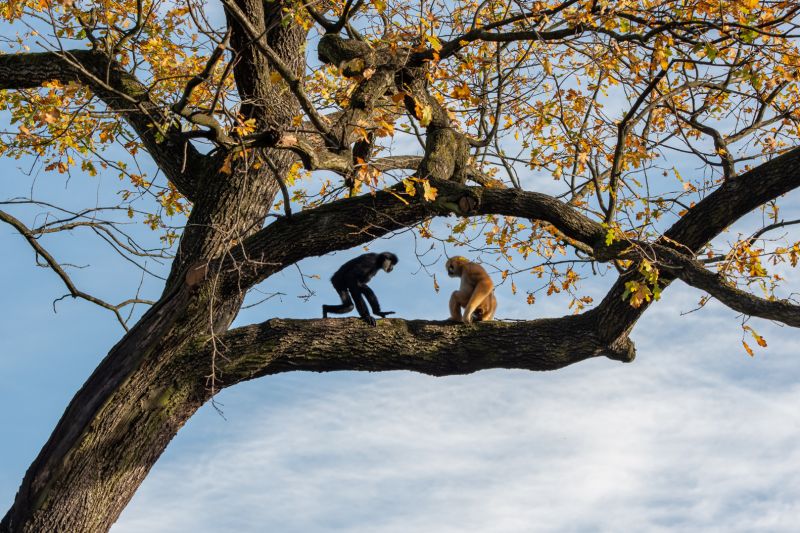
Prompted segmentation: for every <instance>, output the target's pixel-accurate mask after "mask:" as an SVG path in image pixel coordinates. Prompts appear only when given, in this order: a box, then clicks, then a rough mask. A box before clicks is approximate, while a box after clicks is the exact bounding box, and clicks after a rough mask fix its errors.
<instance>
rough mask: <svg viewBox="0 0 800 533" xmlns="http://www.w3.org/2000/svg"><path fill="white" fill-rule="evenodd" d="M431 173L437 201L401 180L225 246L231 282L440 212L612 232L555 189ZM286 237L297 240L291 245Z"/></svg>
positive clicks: (598, 234) (585, 236)
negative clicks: (477, 183) (462, 180)
mask: <svg viewBox="0 0 800 533" xmlns="http://www.w3.org/2000/svg"><path fill="white" fill-rule="evenodd" d="M429 181H430V184H431V185H432V186H433V187H434V188H436V189H437V197H436V199H435V200H434V201H432V202H428V201H425V200H424V199H423V198H422V194H421V193H417V194H416V195H415V196H413V197H412V196H408V195H406V194H405V187H404V185H403V184H399V185H397V186H395V187H392V188H390V189H387V190H383V191H378V192H376V193H374V194H369V193H367V194H364V195H361V196H358V197H355V198H346V199H342V200H338V201H336V202H332V203H330V204H325V205H322V206H320V207H317V208H315V209H309V210H306V211H303V212H301V213H297V214H295V215H293V216H292V217H291V219H279V220H276V221H275V222H273V223H272V224H270V225H269V226H267V227H266V228H264V229H262V230H260V231H259V232H258V233H256V234H255V235H253V236H252V237H250V238H249V239H247V240H245V241H244V242H243V243H241V244H239V245H237V246H236V247H235V248H233V249H232V250H230V252H229V253H227V254H226V260H225V262H224V263H223V264H222V271H224V272H226V273H227V274H228V275H227V283H226V290H232V291H240V290H246V289H248V288H250V287H252V286H253V285H254V284H256V283H258V282H260V281H262V280H263V279H266V278H267V277H269V276H271V275H272V274H274V273H276V272H278V271H280V270H282V269H283V268H285V267H287V266H289V265H292V264H294V263H296V262H298V261H300V260H302V259H305V258H307V257H315V256H320V255H324V254H327V253H330V252H334V251H337V250H346V249H348V248H352V247H353V246H356V245H359V244H363V243H366V242H369V241H372V240H374V239H376V238H378V237H381V236H383V235H386V234H388V233H390V232H392V231H396V230H400V229H403V228H407V227H411V226H413V225H415V224H418V223H420V222H422V221H424V220H426V219H428V218H430V217H433V216H447V215H451V214H457V215H462V216H474V215H488V214H498V215H505V216H517V217H520V218H526V219H531V220H539V221H544V222H548V223H550V224H552V225H553V226H555V227H556V228H557V229H558V230H559V231H560V232H561V233H562V234H564V235H565V236H566V237H567V238H569V239H572V240H574V241H578V242H580V243H583V244H585V245H586V246H587V247H588V248H589V249H591V248H594V247H600V246H604V244H603V242H604V239H605V232H604V230H603V227H602V226H601V225H600V224H599V223H597V222H595V221H593V220H591V219H589V218H588V217H586V216H585V215H583V214H581V213H580V212H579V211H577V210H576V209H574V208H573V207H571V206H569V205H567V204H566V203H564V202H561V201H559V200H557V199H555V198H553V197H552V196H548V195H546V194H542V193H535V192H526V191H520V190H517V189H497V188H485V187H467V186H464V185H459V184H457V183H454V182H450V181H443V180H434V179H431V180H429ZM287 242H291V243H292V246H285V243H287Z"/></svg>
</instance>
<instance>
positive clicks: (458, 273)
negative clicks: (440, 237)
mask: <svg viewBox="0 0 800 533" xmlns="http://www.w3.org/2000/svg"><path fill="white" fill-rule="evenodd" d="M445 268H447V275H448V276H450V277H451V278H461V287H459V289H458V290H457V291H455V292H453V294H452V296H450V318H451V319H452V320H456V321H458V322H462V321H463V322H464V324H471V323H472V322H473V321H478V322H480V321H483V320H491V319H493V318H494V312H495V311H496V310H497V298H495V296H494V283H492V278H490V277H489V274H487V273H486V271H485V270H484V269H483V267H482V266H480V265H479V264H478V263H473V262H472V261H470V260H468V259H467V258H466V257H461V256H455V257H451V258H450V259H448V260H447V263H445ZM462 307H463V308H464V314H463V316H462V314H461V308H462Z"/></svg>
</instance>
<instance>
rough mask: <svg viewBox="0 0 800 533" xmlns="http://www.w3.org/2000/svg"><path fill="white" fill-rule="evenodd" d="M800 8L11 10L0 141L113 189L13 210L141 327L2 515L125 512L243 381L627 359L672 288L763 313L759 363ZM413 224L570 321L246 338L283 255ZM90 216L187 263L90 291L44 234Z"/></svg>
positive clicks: (396, 322)
mask: <svg viewBox="0 0 800 533" xmlns="http://www.w3.org/2000/svg"><path fill="white" fill-rule="evenodd" d="M799 12H800V5H798V4H797V3H796V2H795V1H788V0H787V1H777V0H776V1H758V0H722V1H720V0H717V1H714V2H709V1H706V0H676V1H654V0H625V1H618V2H609V1H600V0H566V1H535V2H519V1H513V2H512V1H502V0H500V1H484V2H462V1H434V2H429V3H424V2H423V3H419V4H416V3H410V2H401V1H397V2H394V1H386V2H384V1H381V2H363V1H362V0H355V1H352V0H346V1H339V0H322V1H320V2H309V3H305V2H295V1H277V0H276V1H256V0H219V1H217V0H212V1H210V2H202V1H196V0H175V1H173V2H161V1H151V0H125V1H121V2H118V1H114V2H111V1H105V0H104V1H95V2H90V1H84V0H12V1H10V2H6V3H4V4H3V5H2V6H0V17H2V20H3V21H4V23H5V28H8V30H7V31H6V30H5V29H4V34H6V37H4V38H3V50H2V51H3V54H2V55H0V108H2V109H3V110H4V115H3V117H4V120H6V119H7V120H8V123H9V126H8V128H7V130H6V131H5V132H3V133H2V136H0V155H2V156H5V157H8V158H16V159H22V160H25V161H33V162H34V163H33V165H34V166H35V167H36V168H37V169H38V170H41V171H44V172H48V173H52V174H55V175H63V176H64V178H65V179H70V178H69V177H70V176H72V175H73V174H76V175H80V176H84V175H89V176H97V177H98V178H99V179H104V180H109V181H110V182H112V183H115V185H114V186H115V187H121V190H120V192H119V196H118V202H115V203H114V205H110V206H98V205H97V204H96V203H94V198H86V199H85V200H86V201H85V204H84V205H83V206H78V207H76V206H74V205H56V204H54V203H52V202H50V201H49V200H48V201H46V200H44V199H41V198H38V197H36V196H35V195H33V194H31V195H30V196H29V197H25V198H7V199H0V220H2V221H3V222H5V223H6V224H9V225H10V226H12V227H13V228H14V229H15V230H16V231H18V232H19V233H20V234H21V235H22V236H23V237H24V238H25V239H26V241H27V242H28V243H29V244H30V246H31V247H32V249H33V251H34V252H35V256H36V260H37V262H38V263H39V264H42V265H45V266H47V267H49V268H50V269H51V270H53V272H54V274H55V275H57V276H58V277H59V278H60V279H61V280H62V281H63V283H64V285H65V287H66V292H67V294H68V295H70V296H72V297H75V298H82V299H85V300H88V301H90V302H92V303H95V304H97V305H99V306H102V307H104V308H107V309H108V310H109V311H110V312H112V313H114V314H115V316H116V317H117V319H118V320H119V322H120V323H121V324H122V325H123V326H124V327H125V330H126V332H125V334H124V336H123V337H122V338H121V339H120V341H119V342H118V343H117V345H116V346H114V347H113V348H112V350H111V351H110V352H109V354H108V355H107V356H106V357H105V359H104V360H103V361H102V362H101V363H100V365H99V366H98V367H97V369H96V370H95V371H94V373H93V374H92V375H91V376H90V377H89V378H88V380H87V382H86V384H85V385H84V386H83V387H82V388H81V389H80V390H79V391H78V392H77V394H76V395H75V397H74V398H73V400H72V402H71V403H70V405H69V407H68V408H67V410H66V411H65V413H64V415H63V417H62V419H61V420H60V422H59V423H58V425H57V426H56V428H55V429H54V431H53V433H52V435H51V437H50V439H49V440H48V441H47V443H46V444H45V445H44V447H43V449H42V451H41V452H40V454H39V456H38V457H37V458H36V460H35V461H34V463H33V464H32V465H31V467H30V469H29V470H28V472H27V474H26V476H25V478H24V480H23V481H22V485H21V488H20V490H19V492H18V494H17V497H16V500H15V501H14V504H13V506H12V508H11V509H10V510H9V511H8V513H7V514H6V515H5V517H4V519H3V521H2V526H0V530H2V531H45V530H59V531H61V530H63V531H79V530H104V529H107V528H108V527H110V525H111V524H112V523H113V522H114V520H115V519H116V517H117V516H118V515H119V513H120V512H121V511H122V509H123V508H124V506H125V505H126V503H127V502H128V501H129V500H130V498H131V497H132V495H133V493H134V492H135V490H136V488H137V487H138V486H139V484H140V483H141V482H142V480H143V479H144V477H145V476H146V475H147V472H148V471H149V469H150V468H151V467H152V465H153V464H154V463H155V461H156V460H157V458H158V457H159V455H160V454H161V453H162V452H163V450H164V449H165V447H166V446H167V444H168V443H169V441H170V440H171V439H172V437H173V436H174V435H175V434H176V433H177V431H178V430H179V429H180V427H181V426H182V425H183V424H184V423H185V421H186V420H187V419H188V418H189V417H190V416H191V415H192V414H193V413H194V412H195V411H196V410H197V409H198V408H199V407H200V406H201V405H202V404H203V403H205V402H206V401H208V400H209V399H211V398H213V396H214V394H216V392H218V391H219V390H220V389H221V388H224V387H229V386H232V385H235V384H237V383H239V382H241V381H244V380H249V379H253V378H256V377H260V376H265V375H269V374H276V373H280V372H287V371H298V370H311V371H331V370H371V371H382V370H397V369H405V370H413V371H418V372H423V373H427V374H432V375H447V374H455V373H467V372H474V371H477V370H481V369H487V368H521V369H529V370H552V369H557V368H561V367H564V366H566V365H570V364H573V363H575V362H578V361H582V360H585V359H587V358H591V357H599V356H605V357H608V358H610V359H614V360H618V361H625V362H629V361H632V360H633V359H634V356H635V347H634V344H633V342H632V341H631V340H630V338H629V334H630V332H631V331H632V329H633V327H634V325H635V323H636V321H637V319H638V318H639V317H640V316H641V315H642V314H643V313H644V312H645V311H646V310H647V309H648V307H649V306H650V305H652V304H653V302H655V301H656V300H658V299H660V298H662V297H664V298H666V297H668V296H667V295H666V294H662V293H664V291H665V290H666V289H667V287H668V286H669V285H670V284H671V283H672V282H673V281H674V280H676V279H680V280H681V281H683V282H684V283H686V284H688V285H691V286H693V287H695V288H697V289H698V290H699V291H700V292H698V298H699V306H703V305H704V304H705V302H707V301H708V300H709V299H710V298H714V299H717V300H719V301H720V302H722V303H723V304H724V305H726V306H728V307H730V308H731V309H733V310H735V311H737V312H739V313H741V315H742V317H743V319H742V328H744V329H743V331H744V332H745V333H746V335H747V337H746V340H745V341H744V342H743V349H744V350H745V351H746V352H747V353H749V354H751V355H752V354H753V350H754V349H755V347H756V345H758V346H762V347H764V346H766V344H767V341H766V340H765V339H764V338H763V337H762V336H761V335H759V333H758V332H757V331H756V330H755V329H754V328H753V327H752V325H750V324H749V323H748V322H747V318H748V317H751V316H754V317H760V318H765V319H769V320H773V321H776V322H779V323H782V324H785V325H788V326H791V327H798V326H800V310H799V308H798V306H797V302H796V298H795V297H794V296H793V293H792V292H791V291H792V290H793V287H792V286H791V284H787V283H785V279H784V278H785V277H786V276H787V274H786V273H787V272H789V271H790V269H793V268H795V267H796V266H797V262H798V256H800V241H798V240H797V238H796V234H795V235H794V236H793V231H794V230H795V229H796V227H797V226H796V225H797V224H798V223H799V222H800V218H797V217H798V213H797V210H796V209H794V210H793V208H792V206H791V204H790V202H788V200H789V199H791V198H792V197H791V196H790V194H792V191H794V189H795V188H796V187H797V186H798V185H800V172H798V168H800V148H798V147H797V145H798V141H797V139H798V137H799V136H800V92H799V91H800V85H798V81H799V80H800V51H799V50H798V44H800V39H799V38H800V29H799V28H798V25H797V24H798V21H800V14H798V13H799ZM12 34H15V35H14V36H11V35H12ZM151 169H152V170H151ZM18 179H26V178H25V176H24V175H23V174H22V173H21V174H20V176H19V177H18ZM31 179H33V178H31ZM78 179H80V178H78ZM746 215H750V216H749V217H747V218H746V219H745V220H743V218H744V217H746ZM792 217H796V218H792ZM31 221H32V222H31ZM131 222H133V223H136V224H139V225H141V224H145V225H147V226H148V227H149V228H150V229H151V230H152V236H153V237H154V239H151V241H153V240H154V241H155V244H153V243H152V242H149V243H142V242H139V241H138V240H137V239H135V238H134V237H135V235H133V234H131V232H130V231H129V230H128V229H127V228H128V224H129V223H131ZM403 230H407V231H413V232H415V234H416V235H417V237H418V239H420V240H422V241H425V242H426V246H428V245H427V242H430V246H432V247H433V248H436V249H437V250H438V251H439V252H438V253H440V254H441V253H449V254H452V253H459V254H472V255H474V256H476V257H477V256H478V255H479V256H480V258H481V260H482V262H483V263H484V264H485V265H486V266H487V268H490V271H491V273H492V275H493V276H494V277H495V279H496V280H498V281H503V282H507V283H509V284H510V287H511V291H512V292H513V293H514V294H515V297H518V298H520V299H521V300H523V301H526V302H527V303H528V304H530V305H535V304H536V302H537V300H539V299H541V298H545V297H547V296H550V295H553V294H562V295H563V294H567V295H569V297H568V299H567V300H568V304H567V305H566V306H565V309H564V313H565V314H567V316H563V317H560V318H545V319H537V320H523V321H513V322H508V321H494V322H487V323H480V324H475V325H470V326H467V325H460V324H454V323H448V322H434V321H422V320H413V321H406V320H402V319H400V318H393V319H389V320H381V321H380V322H379V324H378V327H377V328H370V327H367V326H366V325H364V324H363V323H362V322H359V321H356V320H293V319H289V318H287V317H282V316H275V317H274V318H272V319H270V320H267V321H266V322H263V323H260V324H252V325H249V326H244V327H240V328H233V329H232V328H230V324H231V322H232V321H233V319H234V318H235V316H236V315H237V313H238V312H239V310H240V308H241V307H242V304H243V301H244V298H245V296H246V294H247V293H248V291H250V290H251V289H253V288H254V287H255V286H256V285H257V284H259V283H261V282H263V281H265V280H268V279H269V278H270V277H271V276H273V275H274V274H276V273H278V272H280V271H282V270H283V269H285V268H286V267H289V266H292V265H294V264H296V263H297V262H298V261H301V260H303V259H305V258H308V257H314V256H320V255H324V254H328V253H330V252H333V251H337V250H345V249H349V248H352V247H355V246H359V245H362V246H363V245H367V244H368V243H370V242H371V241H373V240H374V239H376V238H378V237H382V236H386V235H391V234H393V233H396V232H399V231H403ZM72 231H90V232H93V233H94V234H96V236H97V237H99V238H101V239H103V241H105V242H106V243H107V244H108V245H109V246H110V247H112V248H113V249H114V250H115V251H116V252H118V253H119V254H120V255H121V256H122V257H123V258H125V259H127V260H129V261H131V262H133V263H134V264H136V265H138V266H139V267H141V268H142V270H143V275H145V276H149V275H152V274H153V273H152V272H150V270H149V269H148V267H147V265H146V263H145V260H146V259H149V258H153V259H158V260H162V261H168V262H169V273H168V275H167V276H166V277H165V279H164V280H163V291H162V292H161V295H160V296H159V297H158V298H157V299H156V300H154V301H149V300H147V299H144V298H141V297H140V296H139V295H138V292H137V288H136V286H132V287H131V291H130V292H131V297H130V298H129V299H126V300H124V301H122V302H108V301H106V300H105V299H103V298H101V297H99V296H96V295H94V294H93V292H92V290H91V287H83V286H79V285H78V284H76V283H75V282H73V280H72V277H71V275H70V272H71V267H70V265H68V264H65V263H63V262H61V261H60V260H59V258H58V257H57V256H56V254H54V253H51V252H50V251H48V243H49V242H52V240H54V239H57V238H58V237H59V235H62V234H63V233H65V232H72ZM418 260H419V261H420V263H421V264H423V265H424V266H426V267H427V266H429V265H428V263H426V261H427V259H425V258H424V257H419V256H418ZM597 275H612V276H614V279H615V281H614V283H613V284H612V285H611V287H610V289H609V290H608V292H607V294H606V295H605V296H604V297H603V298H602V299H601V300H600V301H599V302H595V301H593V300H592V298H591V297H590V296H588V295H587V294H585V293H584V292H583V288H582V280H585V279H587V278H590V277H592V276H597ZM518 284H519V286H521V287H524V289H522V290H518V289H517V285H518ZM433 285H434V286H435V287H436V288H437V290H438V283H437V280H436V278H435V277H434V278H433ZM142 305H144V306H147V307H148V308H147V311H146V312H145V313H144V314H143V315H142V316H141V318H139V319H138V320H136V321H133V320H131V319H130V317H131V315H130V313H129V311H130V308H131V307H135V306H142ZM276 312H279V310H276Z"/></svg>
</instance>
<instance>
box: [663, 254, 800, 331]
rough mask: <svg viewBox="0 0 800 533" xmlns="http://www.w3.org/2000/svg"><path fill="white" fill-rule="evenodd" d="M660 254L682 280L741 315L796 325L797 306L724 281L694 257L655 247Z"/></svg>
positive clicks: (799, 319) (799, 314)
mask: <svg viewBox="0 0 800 533" xmlns="http://www.w3.org/2000/svg"><path fill="white" fill-rule="evenodd" d="M658 248H659V250H658V254H659V256H660V257H661V258H665V259H667V261H669V262H670V263H672V264H675V265H677V266H678V267H679V268H678V269H677V270H676V271H675V275H677V276H678V277H679V278H680V279H681V280H682V281H684V282H685V283H687V284H688V285H691V286H692V287H695V288H697V289H700V290H703V291H706V292H707V293H708V294H710V295H711V296H713V297H714V298H716V299H717V300H719V301H720V302H722V303H723V304H725V305H727V306H728V307H730V308H731V309H733V310H734V311H739V312H740V313H744V314H745V315H750V316H755V317H759V318H765V319H767V320H775V321H777V322H782V323H784V324H786V325H787V326H792V327H795V328H798V327H800V306H798V305H795V304H792V303H790V302H788V301H782V300H767V299H765V298H759V297H757V296H755V295H753V294H750V293H748V292H745V291H743V290H741V289H739V288H738V287H734V286H733V285H730V284H728V283H727V282H726V281H725V279H724V278H722V277H721V276H720V275H719V274H715V273H714V272H711V271H709V270H707V269H706V268H704V267H703V265H702V264H701V263H699V262H697V261H693V260H692V259H690V258H688V257H686V256H684V255H682V254H679V253H678V252H675V251H674V250H671V249H668V248H666V247H658Z"/></svg>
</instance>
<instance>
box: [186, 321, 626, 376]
mask: <svg viewBox="0 0 800 533" xmlns="http://www.w3.org/2000/svg"><path fill="white" fill-rule="evenodd" d="M442 314H446V310H445V309H443V310H442ZM219 341H220V342H219V343H218V345H220V346H224V352H223V355H224V361H225V362H224V363H223V364H222V366H221V367H220V369H219V371H220V374H221V379H222V382H223V386H225V387H228V386H231V385H234V384H236V383H238V382H240V381H245V380H248V379H253V378H257V377H259V376H263V375H266V374H278V373H282V372H291V371H299V370H305V371H314V372H329V371H336V370H359V371H371V372H378V371H386V370H411V371H414V372H421V373H423V374H429V375H433V376H446V375H454V374H468V373H472V372H477V371H479V370H485V369H489V368H519V369H526V370H555V369H558V368H562V367H565V366H567V365H571V364H573V363H577V362H579V361H583V360H584V359H588V358H591V357H599V356H605V357H608V358H610V359H614V360H617V361H623V362H630V361H632V360H633V358H634V355H635V349H634V345H633V342H631V341H630V340H628V339H625V340H624V341H623V342H620V343H618V344H616V345H609V344H607V343H604V342H603V340H602V339H601V337H600V336H599V335H597V333H596V316H595V315H594V314H593V313H591V312H589V313H584V314H582V315H572V316H565V317H562V318H553V319H540V320H532V321H527V322H515V323H509V322H484V323H480V324H477V325H472V326H464V325H461V324H456V323H454V322H446V321H445V322H435V321H426V320H409V321H405V320H399V319H389V320H381V321H380V322H379V323H378V327H377V328H372V327H368V326H366V325H365V324H364V323H363V322H362V321H360V320H357V319H324V320H286V319H273V320H269V321H267V322H264V323H262V324H256V325H252V326H246V327H242V328H237V329H234V330H231V331H229V332H228V333H226V334H224V335H222V336H221V337H220V338H219ZM187 357H188V358H189V359H191V365H188V366H190V367H191V370H190V373H191V374H194V375H193V377H192V379H195V380H196V379H199V378H200V377H202V376H203V375H204V374H203V372H205V373H208V368H209V361H210V357H211V348H210V347H208V346H207V347H205V348H203V350H201V351H200V352H199V353H196V352H193V353H191V354H190V355H188V356H187Z"/></svg>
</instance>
